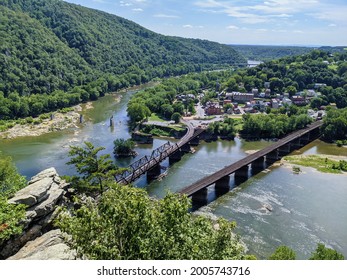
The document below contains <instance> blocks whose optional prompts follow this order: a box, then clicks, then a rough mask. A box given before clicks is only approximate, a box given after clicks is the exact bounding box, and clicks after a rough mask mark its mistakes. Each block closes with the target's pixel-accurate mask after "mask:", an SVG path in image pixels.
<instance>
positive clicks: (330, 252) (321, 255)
mask: <svg viewBox="0 0 347 280" xmlns="http://www.w3.org/2000/svg"><path fill="white" fill-rule="evenodd" d="M344 259H345V257H344V256H343V255H342V254H340V253H339V252H337V251H336V250H334V249H330V248H327V247H325V245H324V244H321V243H319V244H318V246H317V249H316V250H315V251H314V252H313V253H312V256H311V257H310V260H344Z"/></svg>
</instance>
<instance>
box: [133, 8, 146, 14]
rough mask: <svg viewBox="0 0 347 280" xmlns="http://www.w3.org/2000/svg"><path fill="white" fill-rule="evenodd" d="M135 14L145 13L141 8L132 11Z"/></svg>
mask: <svg viewBox="0 0 347 280" xmlns="http://www.w3.org/2000/svg"><path fill="white" fill-rule="evenodd" d="M132 11H133V12H137V13H141V12H143V9H141V8H135V9H132Z"/></svg>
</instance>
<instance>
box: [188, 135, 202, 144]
mask: <svg viewBox="0 0 347 280" xmlns="http://www.w3.org/2000/svg"><path fill="white" fill-rule="evenodd" d="M199 142H200V137H199V136H196V137H195V138H193V139H192V140H190V141H189V145H191V146H198V145H199Z"/></svg>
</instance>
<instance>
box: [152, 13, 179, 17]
mask: <svg viewBox="0 0 347 280" xmlns="http://www.w3.org/2000/svg"><path fill="white" fill-rule="evenodd" d="M154 17H157V18H180V17H179V16H176V15H167V14H155V15H154Z"/></svg>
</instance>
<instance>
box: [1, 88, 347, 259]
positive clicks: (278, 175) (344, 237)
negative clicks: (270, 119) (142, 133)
mask: <svg viewBox="0 0 347 280" xmlns="http://www.w3.org/2000/svg"><path fill="white" fill-rule="evenodd" d="M134 92H135V91H128V92H127V93H120V94H117V95H109V96H106V97H103V98H101V99H99V100H98V101H96V102H93V109H89V110H87V111H85V113H84V115H85V119H86V120H88V121H86V123H85V124H83V125H82V126H81V127H80V128H79V129H71V130H67V131H62V132H55V133H49V134H46V135H42V136H39V137H23V138H18V139H14V140H0V151H2V152H3V153H4V154H5V155H10V156H12V158H13V160H14V162H15V163H16V165H17V167H18V170H19V171H20V173H22V174H23V175H25V176H27V177H28V178H30V177H31V176H33V175H35V174H36V173H38V172H39V171H41V170H43V169H45V168H48V167H51V166H54V167H55V168H56V169H57V171H58V172H59V174H61V175H72V174H75V170H74V168H73V167H72V166H68V165H66V162H67V161H68V160H69V158H68V155H67V154H68V151H69V146H70V145H80V143H82V142H83V141H90V142H92V143H93V144H95V145H96V146H103V147H105V151H104V152H105V153H109V154H111V155H112V149H113V141H114V140H115V139H116V138H129V137H130V134H129V131H128V126H127V121H128V117H127V114H126V104H127V102H128V101H129V98H130V97H131V95H132V94H133V93H134ZM119 95H120V96H121V101H120V102H118V103H117V102H116V100H117V99H118V97H119ZM112 115H113V116H114V120H115V126H114V128H110V127H109V118H110V117H111V116H112ZM166 141H168V139H155V140H154V143H153V145H139V146H138V147H137V148H136V150H137V152H138V153H139V155H138V156H137V157H136V158H129V159H122V160H116V163H117V164H118V165H120V166H127V165H128V164H129V163H131V162H133V161H134V160H136V159H137V158H139V157H141V156H144V155H149V154H150V153H151V151H152V149H153V148H155V147H158V146H160V145H162V144H163V143H165V142H166ZM170 141H174V140H172V139H170ZM270 144H271V143H269V142H266V141H258V142H246V141H244V140H241V139H238V138H236V139H235V141H217V142H212V143H205V142H202V143H201V144H200V145H199V146H198V147H195V150H196V152H195V153H193V154H187V155H185V156H184V157H183V158H182V160H181V161H179V162H177V163H175V164H174V165H172V166H170V167H169V169H168V171H167V176H166V177H164V178H163V179H162V180H161V181H153V182H151V183H149V184H148V183H147V181H146V177H145V176H143V177H141V178H140V179H139V180H138V181H137V182H136V185H137V186H138V187H142V188H146V189H147V190H148V193H149V194H150V195H151V196H155V197H159V198H160V197H163V196H164V195H165V194H166V193H167V191H172V192H176V191H179V190H180V189H182V188H183V187H185V186H187V185H189V184H190V183H193V182H195V181H196V180H198V179H200V178H202V177H204V176H206V175H208V174H211V173H213V172H215V171H217V170H219V169H221V168H223V167H224V166H226V165H229V164H231V163H233V162H235V161H237V160H239V159H241V158H243V157H245V156H246V155H247V151H250V150H258V149H261V148H264V147H266V146H267V145H270ZM294 154H326V155H338V156H344V157H345V158H346V159H347V149H346V148H338V147H336V146H334V145H330V144H326V143H323V142H321V141H319V140H317V141H314V142H312V143H310V144H309V145H307V146H305V147H304V148H302V149H301V150H299V151H296V152H294ZM168 165H169V164H168V161H165V162H163V163H162V166H163V167H168ZM301 169H302V170H303V172H302V173H300V174H299V175H296V174H293V172H292V169H291V168H289V167H288V166H286V165H279V164H275V165H274V166H272V167H270V168H269V169H267V170H265V171H264V172H261V173H259V174H257V175H255V176H253V177H252V178H250V179H249V180H248V181H246V182H245V183H243V184H241V185H239V186H237V187H234V188H233V189H232V190H231V191H230V192H229V193H227V194H225V195H223V196H221V197H219V198H217V199H216V200H214V201H213V202H211V203H210V204H209V205H208V206H204V207H201V208H200V209H199V210H197V211H198V212H200V213H204V214H206V215H209V216H211V217H224V218H226V219H228V220H232V221H236V222H237V233H239V234H240V235H241V237H242V240H243V241H244V243H245V244H246V246H247V248H248V249H249V253H253V254H255V255H257V256H258V257H259V258H262V259H264V258H267V257H268V256H269V255H270V254H271V253H272V252H273V251H274V250H275V248H276V247H278V246H280V245H287V246H289V247H291V248H292V249H294V250H295V251H296V252H297V257H298V258H299V259H307V258H309V256H310V254H311V252H312V251H314V250H315V248H316V245H317V243H318V242H322V243H324V244H326V245H328V246H330V247H333V248H334V249H336V250H338V251H340V252H341V253H343V254H344V255H345V256H347V203H346V201H347V175H333V174H323V173H320V172H317V171H316V170H314V169H312V168H304V167H302V168H301ZM231 184H233V182H232V180H231ZM212 196H213V194H212ZM265 207H267V208H269V209H272V211H268V210H267V209H266V208H265Z"/></svg>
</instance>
